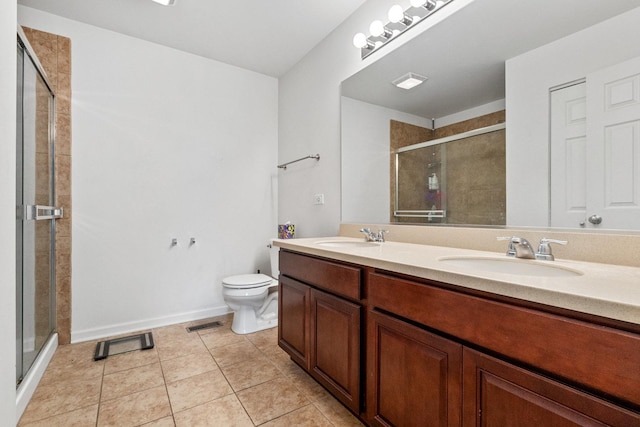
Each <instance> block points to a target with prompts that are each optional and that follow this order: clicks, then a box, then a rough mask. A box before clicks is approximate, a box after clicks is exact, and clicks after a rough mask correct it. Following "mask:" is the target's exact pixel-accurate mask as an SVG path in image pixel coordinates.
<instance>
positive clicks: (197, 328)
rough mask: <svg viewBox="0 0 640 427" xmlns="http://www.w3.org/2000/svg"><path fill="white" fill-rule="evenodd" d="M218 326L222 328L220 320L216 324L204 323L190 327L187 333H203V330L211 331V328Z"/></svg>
mask: <svg viewBox="0 0 640 427" xmlns="http://www.w3.org/2000/svg"><path fill="white" fill-rule="evenodd" d="M218 326H222V323H220V321H219V320H216V321H215V322H209V323H203V324H202V325H195V326H189V327H188V328H187V332H193V331H201V330H203V329H209V328H217V327H218Z"/></svg>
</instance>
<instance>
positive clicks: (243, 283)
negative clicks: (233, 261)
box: [222, 274, 273, 289]
mask: <svg viewBox="0 0 640 427" xmlns="http://www.w3.org/2000/svg"><path fill="white" fill-rule="evenodd" d="M271 282H273V279H272V278H271V277H269V276H267V275H266V274H239V275H237V276H230V277H225V278H224V279H222V284H223V285H224V286H226V287H229V288H244V289H247V288H258V287H260V286H264V285H268V284H270V283H271Z"/></svg>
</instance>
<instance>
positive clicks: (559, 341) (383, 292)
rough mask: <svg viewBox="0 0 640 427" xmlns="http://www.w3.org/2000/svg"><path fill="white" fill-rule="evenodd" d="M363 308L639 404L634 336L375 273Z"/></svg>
mask: <svg viewBox="0 0 640 427" xmlns="http://www.w3.org/2000/svg"><path fill="white" fill-rule="evenodd" d="M368 297H369V306H370V308H374V307H378V308H381V309H384V310H386V311H389V312H391V313H395V314H397V315H398V316H401V317H404V318H407V319H410V320H413V321H415V322H418V323H421V324H423V325H425V326H428V327H430V328H433V329H435V330H438V331H441V332H443V333H445V334H449V335H451V336H454V337H457V338H458V339H460V340H463V341H466V342H469V343H473V344H475V345H477V346H480V347H482V348H485V349H489V350H491V351H494V352H497V353H500V354H503V355H505V356H507V357H509V358H511V359H512V360H518V361H520V362H521V363H524V364H527V365H529V366H536V367H537V368H539V369H540V370H541V371H543V372H548V373H552V374H554V375H555V376H556V377H559V378H562V379H564V380H568V381H570V382H572V383H574V384H580V385H582V386H583V387H586V388H588V389H592V390H600V391H601V392H604V393H606V394H608V395H610V396H615V397H616V398H618V399H621V400H623V401H626V402H629V403H631V404H632V405H633V406H636V407H637V406H638V405H640V369H638V367H640V336H639V335H636V334H632V333H629V332H625V331H620V330H617V329H613V328H608V327H603V326H599V325H593V324H589V323H586V322H583V321H579V320H575V319H571V318H568V317H564V316H559V315H554V314H550V313H545V312H542V311H538V310H533V309H528V308H523V307H518V306H515V305H509V304H506V303H502V302H497V301H493V300H490V299H485V298H480V297H476V296H471V295H467V294H464V293H460V292H454V291H450V290H446V289H442V288H439V287H437V286H430V285H428V284H423V283H418V282H413V281H409V280H405V279H399V278H396V277H392V276H387V275H384V274H379V273H373V274H371V276H370V280H369V295H368Z"/></svg>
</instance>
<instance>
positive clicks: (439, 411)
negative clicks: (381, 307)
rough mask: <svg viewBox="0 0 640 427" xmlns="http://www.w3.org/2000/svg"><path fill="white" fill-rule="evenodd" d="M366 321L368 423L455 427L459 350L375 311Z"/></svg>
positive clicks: (458, 416)
mask: <svg viewBox="0 0 640 427" xmlns="http://www.w3.org/2000/svg"><path fill="white" fill-rule="evenodd" d="M367 321H368V322H369V323H368V325H369V326H368V344H367V349H368V350H367V366H368V367H367V370H368V375H367V413H368V418H369V420H370V422H371V424H372V425H376V426H402V427H405V426H407V427H410V426H439V427H446V426H460V424H461V417H462V416H461V407H462V389H461V385H462V384H461V383H462V346H461V345H460V344H458V343H455V342H453V341H450V340H447V339H445V338H443V337H440V336H437V335H434V334H432V333H429V332H427V331H425V330H423V329H420V328H418V327H416V326H413V325H411V324H409V323H405V322H403V321H400V320H398V319H395V318H393V317H390V316H387V315H384V314H381V313H378V312H375V311H371V312H369V317H368V319H367Z"/></svg>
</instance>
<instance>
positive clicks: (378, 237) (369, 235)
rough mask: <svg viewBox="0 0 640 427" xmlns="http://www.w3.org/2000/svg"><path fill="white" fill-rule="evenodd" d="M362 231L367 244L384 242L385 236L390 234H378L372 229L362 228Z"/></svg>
mask: <svg viewBox="0 0 640 427" xmlns="http://www.w3.org/2000/svg"><path fill="white" fill-rule="evenodd" d="M360 231H361V232H362V233H364V238H365V240H366V241H367V242H384V234H385V233H388V232H389V230H378V233H377V234H376V233H374V232H373V231H371V229H370V228H361V229H360Z"/></svg>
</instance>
